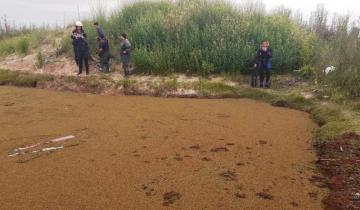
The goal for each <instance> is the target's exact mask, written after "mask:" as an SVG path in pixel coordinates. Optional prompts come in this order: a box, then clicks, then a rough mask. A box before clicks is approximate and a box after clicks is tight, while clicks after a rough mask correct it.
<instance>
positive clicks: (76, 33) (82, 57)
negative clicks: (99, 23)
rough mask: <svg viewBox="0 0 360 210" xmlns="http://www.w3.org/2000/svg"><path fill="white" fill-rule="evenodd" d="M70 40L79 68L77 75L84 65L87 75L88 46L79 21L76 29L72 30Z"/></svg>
mask: <svg viewBox="0 0 360 210" xmlns="http://www.w3.org/2000/svg"><path fill="white" fill-rule="evenodd" d="M71 38H72V39H73V46H74V54H75V60H76V64H77V65H78V66H79V72H78V75H79V74H81V73H82V70H83V65H84V64H85V69H86V74H89V46H88V43H87V40H86V33H85V32H84V30H83V28H82V23H81V22H80V21H77V22H76V28H75V30H73V32H72V34H71Z"/></svg>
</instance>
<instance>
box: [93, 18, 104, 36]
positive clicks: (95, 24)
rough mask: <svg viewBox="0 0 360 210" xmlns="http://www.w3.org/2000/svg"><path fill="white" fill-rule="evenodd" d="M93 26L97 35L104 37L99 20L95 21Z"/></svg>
mask: <svg viewBox="0 0 360 210" xmlns="http://www.w3.org/2000/svg"><path fill="white" fill-rule="evenodd" d="M94 26H95V29H96V33H97V36H98V37H106V36H105V32H104V29H103V28H102V27H101V26H100V24H99V22H95V23H94Z"/></svg>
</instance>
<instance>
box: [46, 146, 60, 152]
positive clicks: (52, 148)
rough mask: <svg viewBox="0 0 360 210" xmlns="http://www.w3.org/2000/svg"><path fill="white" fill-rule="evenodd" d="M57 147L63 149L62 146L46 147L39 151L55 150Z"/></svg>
mask: <svg viewBox="0 0 360 210" xmlns="http://www.w3.org/2000/svg"><path fill="white" fill-rule="evenodd" d="M59 149H64V147H48V148H44V149H41V151H42V152H51V151H55V150H59Z"/></svg>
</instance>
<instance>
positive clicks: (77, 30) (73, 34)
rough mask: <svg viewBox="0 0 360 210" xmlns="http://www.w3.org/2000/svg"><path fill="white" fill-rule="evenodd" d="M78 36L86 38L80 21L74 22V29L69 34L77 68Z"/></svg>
mask: <svg viewBox="0 0 360 210" xmlns="http://www.w3.org/2000/svg"><path fill="white" fill-rule="evenodd" d="M80 36H83V37H85V38H86V33H85V31H84V29H83V25H82V23H81V22H80V21H76V23H75V29H74V30H73V31H72V32H71V39H72V40H73V41H72V45H73V49H74V58H75V62H76V65H78V66H79V63H78V60H79V58H78V57H79V56H78V50H77V44H78V43H77V41H78V38H79V37H80Z"/></svg>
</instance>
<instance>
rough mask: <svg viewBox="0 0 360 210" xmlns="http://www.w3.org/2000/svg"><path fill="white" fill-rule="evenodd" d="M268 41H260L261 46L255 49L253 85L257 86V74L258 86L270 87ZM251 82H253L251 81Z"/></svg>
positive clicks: (270, 64) (270, 52)
mask: <svg viewBox="0 0 360 210" xmlns="http://www.w3.org/2000/svg"><path fill="white" fill-rule="evenodd" d="M269 46H270V44H269V41H267V40H264V41H262V42H261V47H260V49H259V50H257V51H256V57H255V64H254V67H255V70H254V71H256V82H255V83H254V85H255V87H256V86H257V84H256V83H257V75H259V79H260V88H263V87H266V88H269V87H270V76H271V69H272V63H271V58H272V56H273V55H272V50H271V49H270V47H269ZM252 84H253V82H252Z"/></svg>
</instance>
